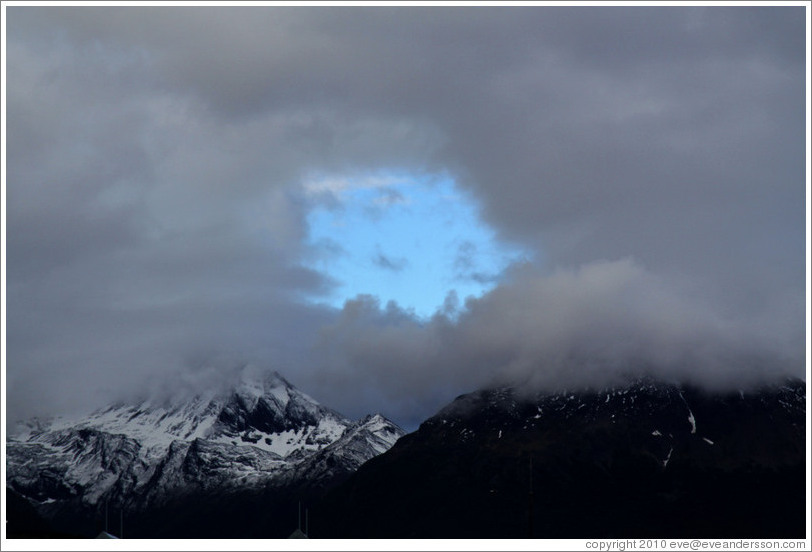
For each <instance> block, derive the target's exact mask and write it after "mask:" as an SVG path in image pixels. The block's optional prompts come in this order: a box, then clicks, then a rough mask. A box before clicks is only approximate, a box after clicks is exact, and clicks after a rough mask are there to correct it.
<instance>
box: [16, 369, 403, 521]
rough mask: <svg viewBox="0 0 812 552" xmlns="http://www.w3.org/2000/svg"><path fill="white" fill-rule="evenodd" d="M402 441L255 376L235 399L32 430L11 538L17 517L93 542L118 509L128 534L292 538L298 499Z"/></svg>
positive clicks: (23, 435) (205, 399)
mask: <svg viewBox="0 0 812 552" xmlns="http://www.w3.org/2000/svg"><path fill="white" fill-rule="evenodd" d="M403 433H404V432H403V430H401V429H400V428H399V427H397V426H396V425H395V424H393V423H392V422H390V421H389V420H387V419H386V418H384V417H382V416H380V415H375V416H368V417H366V418H364V419H362V420H360V421H357V422H353V421H351V420H348V419H346V418H344V417H343V416H341V415H340V414H338V413H337V412H335V411H333V410H331V409H329V408H326V407H324V406H322V405H320V404H319V403H318V402H316V401H315V400H313V399H312V398H310V397H309V396H307V395H306V394H304V393H302V392H301V391H299V390H298V389H296V388H294V387H293V386H292V385H291V384H290V383H288V382H287V381H286V380H285V379H284V378H282V377H281V376H279V375H278V374H276V373H264V372H261V371H258V370H254V369H252V368H251V367H247V368H246V369H245V370H244V371H243V373H242V377H241V379H240V381H239V384H238V385H236V386H235V387H234V388H232V389H230V390H229V391H227V392H210V393H209V394H203V395H197V396H194V397H191V398H190V399H189V400H186V401H183V402H175V403H169V402H156V401H144V402H142V403H140V404H137V405H126V404H118V405H114V406H111V407H109V408H106V409H102V410H99V411H97V412H94V413H93V414H91V415H89V416H87V417H82V418H79V419H65V418H58V419H53V420H48V421H33V422H31V423H28V424H26V425H25V426H24V427H22V428H20V429H19V431H17V432H15V434H12V435H10V437H9V440H8V442H7V461H6V469H7V491H8V493H9V495H10V496H12V497H13V498H12V499H11V500H10V504H12V505H15V504H16V505H18V506H19V507H18V508H17V509H16V510H15V511H11V509H12V508H11V507H10V512H9V518H10V520H11V521H10V525H9V534H12V533H13V531H14V530H15V525H14V523H13V520H14V519H15V515H16V514H19V516H18V517H20V518H21V520H20V527H22V529H21V532H25V531H26V529H25V528H27V527H38V528H39V529H38V530H39V531H40V532H42V530H43V529H42V528H43V527H49V528H50V530H51V531H56V532H61V533H65V534H76V535H80V534H85V535H87V534H92V533H94V532H98V530H99V529H100V528H103V527H100V524H101V520H102V519H104V517H105V516H107V517H109V516H110V512H111V511H112V512H113V515H114V517H115V519H116V520H117V521H119V520H121V519H125V520H126V523H127V526H128V535H129V536H142V537H151V536H155V537H157V536H164V537H174V536H189V537H194V536H228V537H234V536H243V535H245V536H287V534H289V533H290V532H291V531H292V530H293V529H295V528H296V520H295V519H291V516H295V515H296V507H297V506H296V501H299V500H302V499H305V500H309V499H312V498H313V497H315V496H318V494H319V493H320V492H322V491H323V490H324V489H326V488H328V487H330V486H331V485H334V484H336V483H337V482H339V481H341V480H342V479H344V478H346V477H347V476H348V475H349V474H351V473H352V472H353V471H355V470H356V469H357V468H358V466H360V465H361V464H363V463H364V462H366V461H367V460H369V459H370V458H372V457H373V456H376V455H378V454H380V453H382V452H384V451H386V450H387V449H388V448H390V447H391V446H392V445H393V444H394V443H395V441H397V439H398V438H399V437H401V436H402V435H403ZM29 506H30V508H28V507H29ZM31 512H34V513H35V514H36V516H37V517H39V518H40V519H38V520H32V519H31V518H32V514H31ZM122 512H123V513H122ZM200 527H204V528H205V529H204V530H203V532H202V533H201V532H200Z"/></svg>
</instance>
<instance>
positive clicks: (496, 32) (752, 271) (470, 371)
mask: <svg viewBox="0 0 812 552" xmlns="http://www.w3.org/2000/svg"><path fill="white" fill-rule="evenodd" d="M6 17H7V19H6V35H5V36H4V41H5V44H4V46H5V48H4V51H5V55H6V64H7V65H6V75H5V79H6V80H5V90H4V99H5V102H6V104H5V105H6V118H5V119H4V125H5V133H6V134H5V137H6V142H5V146H6V166H5V181H4V183H3V184H4V192H5V194H6V201H5V202H4V206H3V208H4V227H5V240H6V243H5V247H4V251H5V253H6V289H5V293H6V297H5V300H4V308H5V309H6V320H7V324H6V327H5V328H4V331H5V332H6V334H5V336H6V350H5V351H4V355H5V360H6V364H5V368H6V370H5V376H6V383H7V385H6V386H4V392H5V393H6V395H5V399H6V400H5V401H4V404H5V405H6V408H7V409H8V416H9V419H11V420H14V419H21V418H26V417H29V416H33V415H48V414H54V413H66V412H72V411H75V410H78V409H88V408H91V407H94V406H102V405H103V404H106V403H108V402H110V401H111V400H113V399H119V398H132V397H136V396H140V395H142V394H144V393H147V392H149V390H155V389H162V390H164V391H165V390H166V388H167V387H170V388H171V387H172V386H173V385H179V384H178V382H183V385H185V386H192V387H193V386H194V385H195V382H196V381H210V379H207V378H204V377H202V374H208V373H211V371H216V372H217V371H221V372H228V371H233V370H236V369H237V368H238V367H239V366H242V365H244V364H253V365H256V366H259V367H261V368H263V369H268V370H276V371H278V372H279V373H281V374H282V375H284V376H285V377H286V378H287V379H288V380H290V381H291V382H292V383H293V384H294V385H296V386H297V387H299V388H301V389H302V390H303V391H305V392H306V393H308V394H310V395H312V396H313V397H315V398H316V399H318V400H319V401H320V402H322V403H323V404H326V405H328V406H330V407H332V408H335V409H337V410H338V411H340V412H342V413H344V414H345V415H348V416H351V417H360V416H362V415H364V414H367V413H372V412H382V413H383V414H384V415H386V416H388V417H390V418H391V419H393V420H394V421H396V422H397V423H399V424H401V425H403V426H404V427H406V428H407V429H414V428H415V427H416V426H417V424H419V423H420V421H422V420H423V419H425V418H426V417H428V416H430V415H432V414H434V413H435V412H436V411H437V410H438V409H439V408H441V407H442V406H443V405H444V404H446V403H447V402H449V401H450V400H451V399H453V398H454V397H455V396H457V395H459V394H462V393H466V392H470V391H472V390H475V389H477V388H479V387H482V386H485V385H493V384H503V383H506V382H507V383H510V384H514V385H522V386H525V387H526V388H531V389H538V390H555V389H560V388H562V387H569V388H574V387H585V386H595V385H604V384H611V383H612V382H614V381H618V378H621V377H623V376H625V375H627V374H633V373H637V372H641V371H647V372H648V373H653V374H655V375H657V376H660V377H664V378H671V379H679V380H690V381H693V382H697V383H700V384H702V385H705V386H708V387H713V388H720V387H728V388H741V387H743V386H748V385H753V384H755V383H757V382H758V381H762V380H764V379H766V378H771V377H778V376H783V375H785V374H791V375H795V376H800V377H803V376H804V374H805V369H806V368H805V351H806V342H805V340H806V331H805V309H806V305H807V302H808V298H807V297H806V262H805V254H806V250H807V244H806V232H807V230H806V229H807V221H806V202H807V201H808V199H807V197H806V193H807V190H808V186H809V182H808V180H807V178H808V177H807V174H806V163H807V158H806V151H807V147H806V144H805V137H806V127H805V125H806V124H807V122H808V120H809V114H808V112H807V111H806V109H805V106H806V96H805V93H806V92H805V83H806V81H807V74H806V59H805V52H806V51H807V49H806V42H805V41H806V18H807V15H806V12H805V9H804V8H803V7H799V6H794V7H792V6H789V7H787V6H781V7H774V6H770V7H753V6H749V7H744V6H724V7H703V6H672V7H665V6H656V7H641V6H634V7H613V6H589V7H584V6H570V7H554V6H523V7H517V6H513V7H498V6H494V7H476V8H473V7H392V6H377V7H374V6H364V7H316V6H304V7H280V6H251V7H183V8H178V7H146V6H136V7H121V6H107V7H105V6H98V7H97V6H94V7H81V8H76V7H69V6H40V7H21V6H14V5H11V6H8V7H7V9H6ZM198 376H200V377H198ZM171 382H174V383H171ZM201 385H202V384H201Z"/></svg>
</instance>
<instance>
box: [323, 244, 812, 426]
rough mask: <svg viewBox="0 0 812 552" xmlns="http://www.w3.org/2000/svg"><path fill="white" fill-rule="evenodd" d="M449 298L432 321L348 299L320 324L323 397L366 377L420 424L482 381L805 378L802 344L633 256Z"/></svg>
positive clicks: (727, 383)
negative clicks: (703, 298) (459, 305)
mask: <svg viewBox="0 0 812 552" xmlns="http://www.w3.org/2000/svg"><path fill="white" fill-rule="evenodd" d="M450 301H451V303H450V304H449V305H448V306H449V308H448V309H446V312H438V313H437V315H436V316H435V317H434V318H433V319H432V320H431V321H429V322H427V323H426V322H421V321H420V320H418V319H416V318H414V317H413V316H411V315H410V314H409V313H407V312H405V311H403V310H402V309H400V308H399V307H398V306H397V305H395V304H392V303H390V304H388V305H386V306H383V307H382V306H381V305H380V304H379V303H378V302H377V300H376V299H375V298H373V297H368V296H366V297H365V296H359V297H358V298H357V299H355V300H354V301H349V302H348V303H347V304H346V305H345V307H344V309H343V310H342V312H341V314H340V316H339V317H338V318H337V319H336V320H335V321H334V322H333V323H331V324H328V325H326V326H324V327H323V328H322V330H321V334H320V338H319V341H318V345H317V350H318V351H319V353H320V357H321V359H320V360H319V359H317V360H315V361H314V362H316V363H317V364H319V365H320V368H319V373H320V374H321V375H322V377H323V378H324V379H323V381H322V384H321V386H320V389H319V391H320V393H321V394H322V395H323V396H327V397H329V398H330V399H331V401H333V402H334V403H335V404H346V403H347V401H346V400H342V398H341V396H342V395H346V396H348V397H351V396H354V393H356V391H355V389H354V387H355V386H356V385H358V383H359V382H363V386H364V388H365V389H366V390H367V391H366V392H368V393H375V394H376V395H377V396H379V400H380V401H381V402H382V403H385V404H387V408H388V409H389V411H390V412H391V413H393V415H396V416H398V417H400V419H403V420H408V421H409V422H410V423H417V422H419V419H418V418H419V416H417V417H416V416H415V415H414V413H415V412H431V411H433V410H434V409H437V408H439V407H440V406H442V404H444V403H445V402H447V401H448V400H450V399H451V398H453V397H454V396H456V395H457V394H459V393H463V392H466V391H469V390H471V389H474V388H477V387H480V386H485V385H497V384H504V383H512V384H516V383H517V382H518V383H519V384H520V387H521V388H523V389H527V390H546V391H556V390H561V389H565V388H569V389H576V388H585V387H596V386H598V387H599V386H604V385H612V384H616V383H619V382H622V381H624V380H625V379H624V378H628V377H637V376H641V375H651V376H654V377H658V378H665V379H667V380H676V381H682V382H686V381H689V382H692V383H696V384H699V385H703V386H707V387H716V388H719V387H721V388H731V387H732V388H746V387H748V386H751V385H753V384H755V383H757V382H759V381H762V380H763V379H764V378H771V377H775V376H776V375H794V376H801V375H802V374H803V366H804V360H803V353H802V349H801V348H800V347H797V345H799V344H797V343H796V344H795V345H794V346H790V347H788V345H791V344H788V343H786V342H785V339H786V337H785V336H782V335H780V333H779V332H775V333H772V334H771V333H765V332H763V331H761V328H760V326H759V325H758V324H756V325H754V326H753V325H750V324H748V323H744V322H742V321H738V320H728V319H725V318H724V317H723V316H720V315H719V314H718V313H716V312H713V311H712V310H709V309H708V308H707V306H706V305H704V304H701V303H699V302H697V301H695V300H693V299H692V298H691V297H690V296H686V295H684V294H682V293H680V292H679V290H678V289H677V288H676V287H675V286H673V285H670V284H668V283H667V282H666V281H665V280H663V279H662V278H660V277H658V276H657V275H655V274H653V273H651V272H649V271H647V270H645V269H644V268H642V267H641V266H640V265H639V264H637V263H635V262H633V261H631V260H629V259H624V260H619V261H598V262H593V263H590V264H588V265H584V266H582V267H579V268H577V269H561V270H555V271H552V272H550V273H546V274H544V273H539V272H538V271H537V270H536V269H534V268H532V267H530V266H525V267H519V268H516V269H515V271H514V273H513V274H512V277H511V280H510V282H509V283H505V284H503V285H501V286H499V287H497V288H495V289H494V290H493V291H492V292H490V293H489V294H487V295H485V296H484V297H482V298H481V299H469V300H468V301H467V302H466V304H465V307H464V309H463V310H462V311H461V312H456V307H455V305H454V304H453V303H454V298H453V297H452V298H450ZM787 350H794V351H795V354H794V355H792V354H790V355H788V354H787V353H786V351H787ZM345 408H351V407H350V406H349V405H348V404H347V406H345Z"/></svg>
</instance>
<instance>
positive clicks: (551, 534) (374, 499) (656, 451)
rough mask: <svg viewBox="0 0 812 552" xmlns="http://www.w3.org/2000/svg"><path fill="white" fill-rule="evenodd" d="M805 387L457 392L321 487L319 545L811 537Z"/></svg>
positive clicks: (635, 385)
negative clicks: (348, 540)
mask: <svg viewBox="0 0 812 552" xmlns="http://www.w3.org/2000/svg"><path fill="white" fill-rule="evenodd" d="M805 408H806V389H805V383H804V382H803V381H800V380H787V381H781V382H778V383H775V384H773V385H765V386H763V387H761V388H759V389H750V390H743V391H738V390H737V391H733V392H729V393H709V392H706V391H703V390H700V389H698V388H694V387H691V386H687V385H680V384H674V383H664V382H658V381H653V380H647V379H640V380H636V381H633V382H630V383H629V384H628V385H624V386H621V387H617V388H612V389H602V390H591V391H581V392H562V393H554V394H528V393H526V392H521V391H520V390H517V389H514V388H509V387H505V388H499V389H488V390H481V391H478V392H475V393H471V394H468V395H463V396H461V397H459V398H457V399H456V400H455V401H453V402H452V403H451V404H449V405H448V406H447V407H445V408H443V409H442V410H441V411H440V412H439V413H437V415H435V416H433V417H432V418H430V419H428V420H426V421H425V422H424V423H423V424H422V425H421V426H420V428H419V430H418V431H416V432H414V433H412V434H409V435H407V436H405V437H404V438H402V439H400V440H399V441H398V442H397V443H396V444H395V446H394V447H392V448H391V449H390V450H389V451H388V452H386V453H384V454H382V455H380V456H378V457H376V458H374V459H373V460H371V461H369V462H368V463H366V464H364V465H363V466H361V467H360V469H359V470H358V471H357V472H356V473H355V474H353V476H351V477H350V478H349V479H348V480H347V481H345V482H344V483H343V484H341V485H339V486H338V487H336V488H334V489H333V490H332V491H330V492H328V493H327V495H326V496H325V498H324V500H323V501H322V502H321V504H320V505H319V507H318V508H316V511H315V517H317V518H318V519H322V520H324V521H323V523H322V525H321V526H320V527H319V530H318V531H316V532H314V534H313V536H316V537H332V538H341V537H366V538H370V537H372V538H374V537H377V538H527V537H531V536H532V537H534V538H598V537H604V538H610V537H619V538H624V537H646V536H651V537H666V538H669V537H670V538H679V537H704V538H759V537H763V538H772V537H779V538H796V537H798V538H803V537H804V533H805V474H806V460H805V419H806V417H805Z"/></svg>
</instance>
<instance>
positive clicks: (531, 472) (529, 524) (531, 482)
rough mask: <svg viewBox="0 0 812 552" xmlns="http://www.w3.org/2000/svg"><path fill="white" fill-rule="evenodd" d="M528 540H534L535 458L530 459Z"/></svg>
mask: <svg viewBox="0 0 812 552" xmlns="http://www.w3.org/2000/svg"><path fill="white" fill-rule="evenodd" d="M527 538H529V539H532V538H533V457H532V456H531V457H530V488H529V489H528V492H527Z"/></svg>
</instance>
